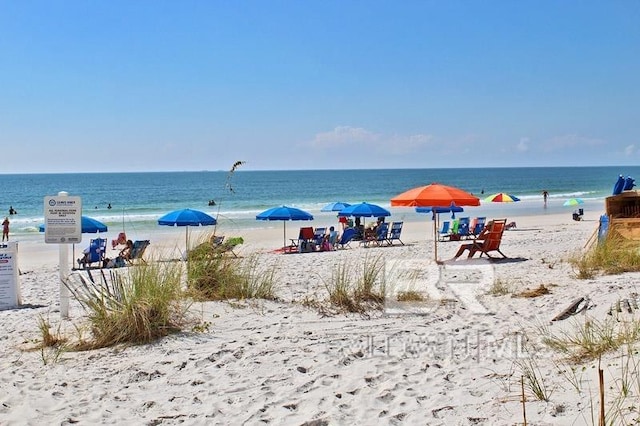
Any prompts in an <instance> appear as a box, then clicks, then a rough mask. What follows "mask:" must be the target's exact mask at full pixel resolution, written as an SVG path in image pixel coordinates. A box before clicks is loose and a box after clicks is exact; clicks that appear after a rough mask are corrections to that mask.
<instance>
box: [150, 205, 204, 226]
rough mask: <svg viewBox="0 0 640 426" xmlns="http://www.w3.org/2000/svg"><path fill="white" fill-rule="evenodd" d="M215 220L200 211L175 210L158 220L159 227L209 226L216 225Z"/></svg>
mask: <svg viewBox="0 0 640 426" xmlns="http://www.w3.org/2000/svg"><path fill="white" fill-rule="evenodd" d="M215 224H216V220H215V218H213V217H211V216H209V215H208V214H206V213H205V212H201V211H200V210H192V209H182V210H174V211H172V212H169V213H167V214H165V215H164V216H162V217H161V218H160V219H158V225H166V226H208V225H215Z"/></svg>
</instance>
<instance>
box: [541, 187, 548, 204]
mask: <svg viewBox="0 0 640 426" xmlns="http://www.w3.org/2000/svg"><path fill="white" fill-rule="evenodd" d="M542 198H544V206H545V208H546V207H547V198H549V193H548V192H547V190H546V189H545V190H544V191H542Z"/></svg>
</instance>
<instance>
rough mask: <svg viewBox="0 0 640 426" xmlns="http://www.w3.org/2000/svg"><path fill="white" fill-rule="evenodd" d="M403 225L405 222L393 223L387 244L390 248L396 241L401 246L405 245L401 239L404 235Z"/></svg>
mask: <svg viewBox="0 0 640 426" xmlns="http://www.w3.org/2000/svg"><path fill="white" fill-rule="evenodd" d="M402 224H403V222H393V223H391V229H390V230H389V235H388V236H387V244H389V245H390V246H392V245H393V242H394V241H399V242H400V244H402V245H404V243H403V242H402V240H401V239H400V234H402Z"/></svg>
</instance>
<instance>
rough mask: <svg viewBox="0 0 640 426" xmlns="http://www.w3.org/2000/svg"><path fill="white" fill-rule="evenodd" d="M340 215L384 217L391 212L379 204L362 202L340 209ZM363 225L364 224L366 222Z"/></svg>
mask: <svg viewBox="0 0 640 426" xmlns="http://www.w3.org/2000/svg"><path fill="white" fill-rule="evenodd" d="M340 216H353V217H384V216H391V212H390V211H389V210H387V209H385V208H383V207H380V206H379V205H377V204H369V203H366V202H362V203H360V204H352V205H350V206H349V207H347V208H345V209H342V210H340V211H339V212H338V217H340ZM362 225H364V223H363V224H362Z"/></svg>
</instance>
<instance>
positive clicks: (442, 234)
mask: <svg viewBox="0 0 640 426" xmlns="http://www.w3.org/2000/svg"><path fill="white" fill-rule="evenodd" d="M449 225H450V222H449V221H448V220H445V221H444V222H442V229H440V230H439V231H438V241H441V242H442V241H445V239H446V238H449V235H450V234H449Z"/></svg>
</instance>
